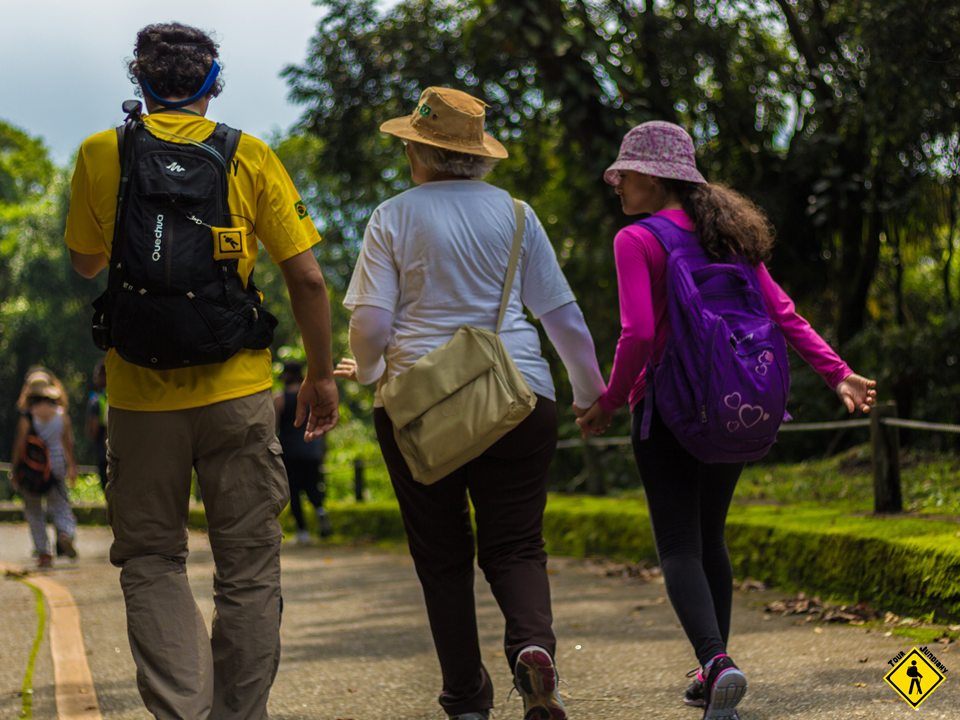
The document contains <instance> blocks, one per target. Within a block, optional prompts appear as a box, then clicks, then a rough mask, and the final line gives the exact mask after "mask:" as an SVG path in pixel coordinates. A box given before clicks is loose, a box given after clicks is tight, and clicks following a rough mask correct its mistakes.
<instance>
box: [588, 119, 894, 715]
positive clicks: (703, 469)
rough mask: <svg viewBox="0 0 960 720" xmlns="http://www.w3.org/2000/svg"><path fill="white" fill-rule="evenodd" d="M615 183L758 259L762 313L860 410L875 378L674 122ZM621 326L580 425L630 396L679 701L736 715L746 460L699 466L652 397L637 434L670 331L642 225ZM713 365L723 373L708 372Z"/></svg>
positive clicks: (630, 209)
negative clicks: (797, 289) (842, 353)
mask: <svg viewBox="0 0 960 720" xmlns="http://www.w3.org/2000/svg"><path fill="white" fill-rule="evenodd" d="M604 179H605V180H606V182H607V183H609V184H610V185H614V186H616V192H617V195H619V196H620V200H621V203H622V205H623V212H624V214H626V215H644V214H646V215H654V216H656V217H657V218H659V219H660V220H658V222H660V221H661V220H662V221H663V222H664V223H665V224H666V225H667V227H668V228H670V230H669V232H671V233H674V234H679V235H680V236H682V237H683V238H685V239H686V240H690V239H692V240H693V241H694V242H691V243H690V244H691V245H692V244H694V243H698V244H699V245H700V247H701V248H702V250H703V252H704V253H706V254H707V255H708V256H709V257H710V258H712V259H713V261H714V262H723V261H724V260H727V259H729V258H731V257H733V256H739V257H742V258H744V259H745V260H747V261H748V263H749V264H750V265H752V266H753V268H754V270H755V272H756V277H757V281H758V283H759V286H760V289H761V291H762V295H763V300H764V303H765V306H766V310H767V314H768V315H769V317H770V319H771V320H772V321H773V322H774V323H776V324H777V325H778V326H779V327H780V329H781V331H782V332H783V336H784V339H785V340H786V341H787V343H788V344H789V345H790V346H791V347H792V348H793V349H794V350H796V351H797V353H798V354H799V355H800V357H802V358H803V359H804V360H806V361H807V362H808V363H809V364H810V365H811V366H812V367H813V369H814V370H816V371H817V372H818V373H819V374H820V376H821V377H823V379H824V381H826V383H827V384H828V385H829V386H830V387H831V388H832V389H833V390H835V391H836V393H837V395H838V396H839V398H840V400H841V401H842V402H843V403H844V405H845V406H846V407H847V410H849V411H850V412H853V411H854V410H862V411H863V412H867V411H869V410H870V406H871V405H873V404H874V401H875V398H876V390H874V388H875V386H876V382H874V381H873V380H867V379H866V378H863V377H861V376H859V375H856V374H854V372H853V371H852V370H851V369H850V368H849V367H848V366H847V365H846V363H844V362H843V360H841V359H840V358H839V357H838V356H837V354H836V353H835V352H834V351H833V349H832V348H831V347H830V346H829V345H828V344H827V343H826V342H825V341H824V340H823V338H821V337H820V336H819V335H818V334H817V333H816V332H815V331H814V330H813V328H811V327H810V325H809V323H807V321H806V320H804V319H803V318H802V317H801V316H800V315H799V314H798V313H797V311H796V308H795V307H794V304H793V301H792V300H791V299H790V298H789V297H788V296H787V295H786V293H784V291H783V290H782V289H781V288H780V286H779V285H777V284H776V282H774V280H773V279H772V278H771V277H770V274H769V273H768V272H767V268H766V266H765V265H764V263H765V262H766V261H768V260H769V258H770V254H771V248H772V246H773V228H772V227H771V224H770V221H769V220H768V219H767V218H766V217H765V216H764V214H763V212H762V211H761V210H760V209H759V208H758V207H756V206H755V205H754V204H753V203H752V202H750V200H748V199H747V198H745V197H743V196H742V195H739V194H738V193H736V192H734V191H732V190H730V189H729V188H726V187H724V186H722V185H717V184H714V183H707V181H706V180H705V179H704V178H703V176H702V175H701V174H700V172H699V171H698V170H697V167H696V158H695V155H694V147H693V140H692V139H691V138H690V136H689V135H688V134H687V132H686V131H685V130H684V129H683V128H681V127H680V126H679V125H674V124H672V123H667V122H661V121H653V122H647V123H643V124H642V125H639V126H638V127H635V128H633V129H632V130H630V132H628V133H627V135H626V137H625V138H624V139H623V143H622V144H621V146H620V154H619V157H618V158H617V160H616V162H615V163H614V164H613V165H611V166H610V168H609V169H608V170H607V171H606V173H605V175H604ZM613 250H614V258H615V260H616V265H617V285H618V288H619V294H620V317H621V323H622V325H623V330H622V332H621V335H620V340H619V342H618V344H617V349H616V354H615V356H614V361H613V371H612V373H611V375H610V382H609V384H608V385H607V390H606V392H605V393H604V394H603V395H602V396H601V397H600V399H599V400H598V401H597V402H596V403H595V404H594V405H593V406H592V407H590V408H589V410H588V409H587V408H584V407H583V406H580V409H578V410H577V412H578V414H581V417H580V418H578V420H577V423H578V424H579V425H580V426H581V428H582V429H583V432H584V435H585V436H586V433H588V432H595V433H601V432H603V431H604V430H606V429H607V427H608V426H609V424H610V421H611V418H612V416H613V413H615V412H616V411H617V410H619V409H620V408H621V407H622V406H623V405H624V404H626V403H627V402H629V404H630V409H631V411H632V413H633V422H632V426H631V435H632V438H633V452H634V457H635V458H636V461H637V465H638V467H639V470H640V478H641V480H642V482H643V488H644V494H645V496H646V500H647V505H648V507H649V509H650V520H651V523H652V525H653V534H654V541H655V543H656V547H657V555H658V556H659V559H660V565H661V568H662V569H663V577H664V580H665V583H666V588H667V595H668V596H669V598H670V602H671V604H672V605H673V608H674V610H675V611H676V613H677V617H678V618H679V620H680V623H681V625H682V626H683V629H684V632H685V633H686V635H687V638H688V639H689V641H690V644H691V645H692V646H693V649H694V651H695V653H696V656H697V659H698V661H699V663H700V667H699V668H697V669H695V670H693V671H691V673H690V676H691V677H693V676H694V675H695V676H696V677H695V678H694V680H693V681H692V682H691V684H690V686H689V687H688V688H687V691H686V694H685V695H684V698H683V701H684V703H686V704H687V705H691V706H694V707H702V708H704V715H703V717H704V718H705V719H709V720H719V719H720V718H730V719H733V718H736V717H738V716H737V712H736V709H735V708H736V705H737V703H739V702H740V699H741V698H742V697H743V695H744V693H745V692H746V689H747V680H746V676H745V675H744V674H743V672H742V671H741V670H740V669H739V668H738V667H737V665H736V664H735V663H734V661H733V659H732V658H731V657H729V655H727V641H728V638H729V634H730V615H731V607H732V604H733V571H732V569H731V566H730V556H729V554H728V552H727V547H726V543H725V541H724V528H725V526H726V519H727V510H728V509H729V507H730V502H731V500H732V499H733V492H734V489H735V488H736V485H737V480H738V479H739V477H740V473H741V472H742V471H743V466H744V463H743V462H712V463H705V462H701V461H700V460H698V459H697V458H696V457H694V456H693V455H692V454H691V453H690V452H688V451H687V450H686V449H685V448H684V447H683V446H682V445H681V444H680V442H679V441H678V440H677V437H676V436H675V435H674V434H673V432H672V431H671V430H670V429H669V428H668V427H667V426H666V424H665V423H664V421H663V418H662V417H661V415H660V412H659V410H658V409H657V407H656V405H655V406H654V408H652V423H651V426H650V430H649V437H648V438H646V439H643V438H642V423H643V417H644V405H645V403H647V402H654V401H653V400H652V398H651V396H650V395H649V394H648V393H647V392H646V391H647V377H646V373H645V371H644V367H645V366H646V364H647V362H648V360H649V361H651V362H652V365H653V366H656V365H657V364H658V363H659V362H660V361H661V358H662V357H663V354H664V348H665V346H666V343H667V338H668V337H669V335H670V333H671V326H670V319H669V316H668V313H667V302H668V297H667V294H668V293H669V292H671V290H672V289H673V287H672V286H671V284H670V283H668V278H667V252H666V250H665V249H664V246H663V245H662V244H661V242H660V241H659V240H658V239H657V237H656V236H655V235H654V234H653V233H652V232H651V231H650V230H649V229H648V228H647V227H646V226H644V225H643V224H641V223H635V224H633V225H630V226H628V227H626V228H624V229H623V230H621V231H620V232H619V233H617V236H616V237H615V238H614V241H613ZM714 371H715V372H719V369H717V368H715V369H714Z"/></svg>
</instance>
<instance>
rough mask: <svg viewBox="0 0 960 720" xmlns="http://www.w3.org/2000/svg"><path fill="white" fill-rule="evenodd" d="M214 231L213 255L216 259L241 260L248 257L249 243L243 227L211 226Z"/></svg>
mask: <svg viewBox="0 0 960 720" xmlns="http://www.w3.org/2000/svg"><path fill="white" fill-rule="evenodd" d="M210 229H211V230H212V231H213V257H214V259H215V260H239V259H240V258H245V257H247V244H246V242H245V237H244V235H245V233H244V231H243V228H218V227H211V228H210Z"/></svg>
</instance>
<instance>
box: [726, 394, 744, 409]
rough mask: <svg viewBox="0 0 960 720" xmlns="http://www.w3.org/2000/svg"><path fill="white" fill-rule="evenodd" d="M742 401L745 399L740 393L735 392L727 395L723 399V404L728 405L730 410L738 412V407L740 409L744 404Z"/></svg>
mask: <svg viewBox="0 0 960 720" xmlns="http://www.w3.org/2000/svg"><path fill="white" fill-rule="evenodd" d="M742 400H743V398H741V397H740V393H738V392H735V393H732V394H730V395H727V396H726V397H725V398H724V399H723V404H724V405H726V406H727V407H728V408H731V409H733V410H736V409H737V408H738V407H740V403H741V402H742Z"/></svg>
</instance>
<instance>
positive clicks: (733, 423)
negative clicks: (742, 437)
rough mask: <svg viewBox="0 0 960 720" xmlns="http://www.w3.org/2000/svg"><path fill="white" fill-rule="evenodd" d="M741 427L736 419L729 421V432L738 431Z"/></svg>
mask: <svg viewBox="0 0 960 720" xmlns="http://www.w3.org/2000/svg"><path fill="white" fill-rule="evenodd" d="M739 427H740V423H738V422H737V421H736V420H731V421H730V422H728V423H727V432H736V431H737V429H738V428H739Z"/></svg>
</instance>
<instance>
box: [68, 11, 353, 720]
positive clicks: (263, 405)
mask: <svg viewBox="0 0 960 720" xmlns="http://www.w3.org/2000/svg"><path fill="white" fill-rule="evenodd" d="M217 56H218V49H217V46H216V44H215V43H214V42H213V41H212V40H211V39H210V38H209V37H208V36H207V35H205V34H204V33H202V32H200V31H199V30H196V29H194V28H191V27H187V26H183V25H179V24H164V25H151V26H148V27H146V28H144V29H143V30H141V31H140V33H139V34H138V36H137V45H136V50H135V57H134V59H133V61H132V62H131V63H130V67H129V70H130V77H131V80H132V81H133V82H134V83H136V84H138V85H139V86H140V88H141V89H142V91H143V95H144V100H145V102H146V106H147V109H148V111H149V113H150V114H149V115H146V116H145V117H144V118H143V120H144V124H145V127H146V130H147V131H148V132H149V133H150V135H152V136H154V137H156V138H159V139H160V140H163V141H166V142H172V143H188V144H190V143H196V142H202V141H204V140H206V139H207V138H208V137H210V136H211V135H212V133H213V131H214V129H215V127H216V124H215V123H214V122H212V121H210V120H207V119H206V118H205V117H204V115H205V114H206V111H207V105H208V103H209V101H210V100H211V98H213V97H216V96H217V95H218V94H219V92H220V90H221V88H222V85H221V84H220V82H219V79H218V78H217V73H218V70H219V65H218V64H217V63H216V58H217ZM140 132H142V131H140ZM151 142H152V141H151ZM179 169H180V168H179V167H178V166H175V167H173V168H169V167H168V168H167V170H170V171H178V170H179ZM119 184H120V154H119V150H118V144H117V133H116V132H115V131H114V130H109V131H106V132H103V133H99V134H97V135H93V136H91V137H89V138H87V140H86V141H84V143H83V145H82V147H81V149H80V154H79V157H78V158H77V165H76V170H75V172H74V176H73V182H72V185H71V198H70V212H69V215H68V218H67V228H66V243H67V246H68V247H69V248H70V255H71V260H72V263H73V267H74V268H75V269H76V270H77V272H79V273H80V274H81V275H83V276H84V277H87V278H92V277H94V276H95V275H96V274H97V273H99V272H100V271H101V270H102V269H103V268H104V267H106V266H107V265H108V262H109V260H108V258H110V251H111V245H112V242H113V232H114V223H115V216H116V213H117V192H118V187H119ZM227 185H228V197H229V203H228V204H229V213H230V218H231V219H234V220H236V221H237V222H236V223H234V225H233V226H234V227H243V228H245V232H246V256H245V257H241V258H240V259H239V264H238V266H237V269H238V272H239V275H240V277H241V279H242V282H243V283H244V285H245V286H246V284H247V282H248V280H249V276H250V274H251V272H252V271H253V267H254V263H255V261H256V254H257V241H258V240H259V242H260V243H262V245H263V247H264V248H265V249H266V251H267V252H268V253H269V255H270V257H271V258H272V259H273V261H274V262H275V263H277V264H278V265H279V266H280V269H281V271H282V273H283V277H284V280H285V281H286V284H287V288H288V290H289V294H290V302H291V305H292V306H293V312H294V317H295V318H296V321H297V325H298V326H299V328H300V332H301V335H302V337H303V343H304V348H305V350H306V355H307V377H306V379H305V380H304V382H303V385H302V386H301V388H300V393H299V397H298V403H297V421H298V425H300V424H302V423H303V422H304V421H306V425H305V435H304V437H305V439H306V440H308V441H309V440H312V439H314V438H316V437H319V436H320V435H322V434H324V433H326V432H327V431H329V430H331V429H333V427H334V426H335V425H336V424H337V419H338V396H337V388H336V385H335V383H334V379H333V367H332V362H331V348H330V308H329V304H328V299H327V293H326V286H325V284H324V280H323V275H322V273H321V271H320V268H319V266H318V264H317V261H316V259H315V257H314V255H313V252H312V251H311V247H312V246H313V245H314V244H315V243H317V242H319V241H320V236H319V235H318V234H317V230H316V228H315V227H314V225H313V223H312V222H311V220H310V218H309V217H308V216H307V215H306V212H305V210H304V207H303V204H302V203H301V202H300V197H299V195H298V194H297V191H296V189H295V188H294V186H293V183H292V182H291V180H290V178H289V176H288V175H287V173H286V171H285V170H284V168H283V166H282V165H281V163H280V161H279V160H278V158H277V157H276V155H274V153H273V152H272V151H271V150H270V149H269V148H268V147H267V146H266V145H265V144H264V143H262V142H261V141H259V140H257V139H256V138H253V137H250V136H249V135H241V136H240V140H239V144H238V145H237V148H236V153H235V155H234V157H233V160H232V162H231V163H230V165H229V167H228V172H227ZM124 227H126V226H124ZM125 237H126V236H125ZM125 242H127V241H126V240H125ZM210 251H211V252H212V251H213V242H212V241H211V244H210ZM144 292H145V291H144ZM106 363H107V400H108V403H109V406H110V440H109V450H108V471H107V474H108V477H109V482H108V483H107V487H106V495H107V509H108V513H109V518H110V524H111V526H112V528H113V534H114V542H113V545H112V547H111V550H110V560H111V562H112V563H113V564H114V565H116V566H118V567H120V568H121V572H120V584H121V587H122V589H123V593H124V598H125V600H126V609H127V624H128V630H129V636H130V646H131V650H132V652H133V656H134V660H135V662H136V665H137V671H138V672H137V675H138V686H139V688H140V693H141V696H142V698H143V701H144V703H145V705H146V707H147V709H148V710H149V711H150V712H151V713H153V714H154V715H155V716H156V717H158V718H182V719H184V720H204V719H205V718H207V717H208V716H212V717H214V718H216V719H217V720H225V719H228V718H229V719H231V720H233V719H236V720H241V719H244V720H246V719H248V718H249V719H250V720H260V719H261V718H266V717H267V712H266V704H267V698H268V695H269V692H270V687H271V685H272V683H273V679H274V677H275V674H276V670H277V665H278V663H279V659H280V635H279V628H280V614H281V608H282V601H281V597H280V541H281V539H282V533H281V530H280V527H279V524H278V522H277V517H278V515H279V514H280V511H281V510H282V509H283V508H284V506H285V505H286V504H287V500H288V497H289V491H288V487H287V481H286V476H285V473H284V469H283V464H282V463H281V461H280V453H281V449H280V444H279V443H278V441H277V438H276V436H275V432H274V426H275V417H274V409H273V403H272V399H271V393H270V388H271V372H270V370H271V357H270V352H269V350H251V349H241V350H240V351H239V352H237V353H236V354H234V355H233V356H232V357H230V358H229V359H227V360H226V361H225V362H220V363H213V364H204V365H196V366H192V367H183V368H181V367H176V368H174V369H170V370H157V369H153V368H150V367H141V366H140V365H135V364H132V363H130V362H127V361H126V360H124V359H122V358H121V357H120V356H119V355H118V354H117V351H116V350H113V349H111V350H110V351H109V353H108V354H107V359H106ZM193 469H195V470H196V472H197V479H198V482H199V484H200V488H201V491H202V494H203V500H204V505H205V508H206V513H207V522H208V526H209V537H210V545H211V548H212V550H213V555H214V560H215V562H216V573H215V575H214V601H215V604H216V612H215V615H214V620H213V631H212V637H209V636H208V635H207V631H206V628H205V625H204V621H203V618H202V616H201V614H200V611H199V610H198V609H197V605H196V602H195V601H194V598H193V595H192V593H191V590H190V585H189V582H188V580H187V574H186V558H187V533H186V521H187V511H188V502H189V494H190V482H191V470H193Z"/></svg>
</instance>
